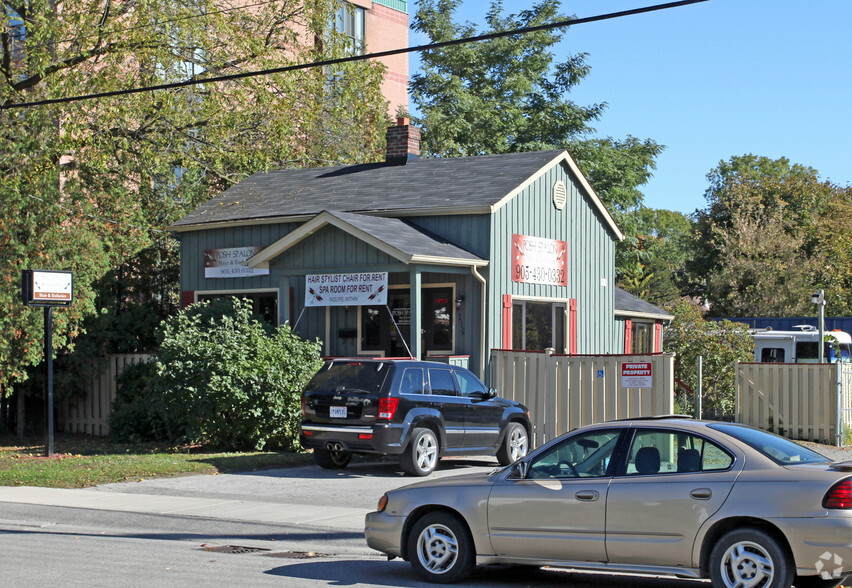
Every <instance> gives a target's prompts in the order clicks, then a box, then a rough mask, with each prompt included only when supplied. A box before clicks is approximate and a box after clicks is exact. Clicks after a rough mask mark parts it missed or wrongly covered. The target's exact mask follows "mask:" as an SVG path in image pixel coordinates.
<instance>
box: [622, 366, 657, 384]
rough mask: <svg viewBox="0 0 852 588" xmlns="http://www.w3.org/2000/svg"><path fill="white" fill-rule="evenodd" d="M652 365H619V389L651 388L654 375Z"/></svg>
mask: <svg viewBox="0 0 852 588" xmlns="http://www.w3.org/2000/svg"><path fill="white" fill-rule="evenodd" d="M652 365H653V364H652V363H651V362H650V361H641V362H633V363H628V362H624V363H622V364H621V387H622V388H653V387H654V374H653V370H652V367H651V366H652Z"/></svg>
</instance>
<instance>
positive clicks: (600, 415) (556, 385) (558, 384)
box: [491, 349, 674, 447]
mask: <svg viewBox="0 0 852 588" xmlns="http://www.w3.org/2000/svg"><path fill="white" fill-rule="evenodd" d="M637 364H638V366H639V367H638V368H637V369H632V367H631V366H636V365H637ZM646 366H647V369H648V370H649V371H648V372H646V370H645V367H646ZM636 373H639V374H640V375H639V376H638V379H637V376H636V375H635V374H636ZM636 384H638V385H640V386H642V387H627V385H636ZM491 385H492V386H494V387H495V388H497V391H498V393H499V394H500V395H501V396H503V397H505V398H509V399H511V400H515V401H517V402H521V403H523V404H524V405H526V407H527V408H528V409H529V410H530V417H531V420H532V423H533V437H532V439H531V440H530V443H531V446H532V447H536V446H538V445H541V444H542V443H544V442H546V441H549V440H551V439H553V438H555V437H557V436H559V435H561V434H562V433H564V432H566V431H569V430H571V429H573V428H575V427H578V426H580V425H587V424H593V423H599V422H604V421H610V420H615V419H621V418H628V417H640V416H652V415H661V414H672V413H673V412H674V354H670V353H664V354H654V355H582V356H577V355H556V354H551V353H549V352H542V351H507V350H502V349H493V350H491ZM646 385H647V387H645V386H646Z"/></svg>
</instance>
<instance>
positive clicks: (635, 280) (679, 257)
mask: <svg viewBox="0 0 852 588" xmlns="http://www.w3.org/2000/svg"><path fill="white" fill-rule="evenodd" d="M629 218H630V221H631V224H632V226H633V227H634V232H635V236H631V237H629V238H628V239H627V240H626V243H625V244H624V246H623V247H621V248H620V249H619V255H620V256H621V257H622V261H621V263H619V264H618V267H619V274H618V276H617V277H618V282H619V286H620V287H621V288H623V289H625V290H627V291H628V292H630V293H631V294H633V295H635V296H639V297H640V298H643V299H645V300H647V301H648V302H651V303H653V304H658V305H661V304H666V303H670V302H675V301H677V300H678V299H680V297H681V295H682V293H681V291H680V288H679V286H678V282H679V280H680V279H681V275H682V274H683V270H684V266H685V264H686V260H687V259H689V257H690V248H689V238H690V233H691V231H692V221H691V220H690V219H689V218H687V217H686V216H685V215H683V214H681V213H679V212H673V211H671V210H661V209H653V208H646V207H644V206H641V207H639V208H638V209H637V210H636V211H635V212H634V213H633V214H631V215H630V217H629Z"/></svg>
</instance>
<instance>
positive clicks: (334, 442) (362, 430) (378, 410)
mask: <svg viewBox="0 0 852 588" xmlns="http://www.w3.org/2000/svg"><path fill="white" fill-rule="evenodd" d="M529 438H530V419H529V411H528V410H527V409H526V407H524V406H523V405H522V404H519V403H517V402H513V401H511V400H506V399H505V398H499V397H498V396H497V395H496V393H495V391H494V390H493V389H489V388H488V387H487V386H485V384H483V383H482V381H480V379H479V378H477V377H476V376H475V375H474V374H473V373H471V372H470V371H469V370H466V369H464V368H462V367H455V366H450V365H447V364H443V363H437V362H430V361H417V360H382V359H363V360H361V359H339V360H331V361H328V362H326V364H325V365H324V366H323V367H322V368H321V369H320V370H319V372H317V373H316V375H315V376H314V377H313V378H312V379H311V381H310V382H309V383H308V385H307V387H306V388H305V391H304V392H303V393H302V426H301V441H302V445H303V446H304V447H308V448H312V449H313V450H314V459H315V460H316V462H317V463H318V464H319V465H321V466H322V467H324V468H344V467H346V465H347V464H348V463H349V460H350V459H351V457H352V455H353V454H355V453H363V454H374V455H396V456H399V460H400V464H401V466H402V468H403V470H405V472H406V473H408V474H411V475H415V476H428V475H429V474H430V473H432V471H433V470H434V469H435V467H436V466H437V464H438V460H439V459H440V458H441V457H442V456H445V455H495V456H496V457H497V460H498V461H499V462H500V463H501V464H502V465H506V464H509V463H511V462H513V461H515V460H516V459H519V458H521V457H524V456H525V455H526V454H527V451H528V450H529Z"/></svg>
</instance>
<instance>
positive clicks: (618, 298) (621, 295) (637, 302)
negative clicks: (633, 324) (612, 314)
mask: <svg viewBox="0 0 852 588" xmlns="http://www.w3.org/2000/svg"><path fill="white" fill-rule="evenodd" d="M615 310H620V311H624V312H628V313H630V312H635V313H643V314H655V315H659V317H660V318H661V319H663V320H665V319H671V318H672V316H671V315H670V314H669V313H667V312H666V311H664V310H662V309H660V308H657V307H656V306H654V305H653V304H651V303H649V302H645V301H644V300H642V299H641V298H639V297H637V296H634V295H633V294H630V293H629V292H625V291H624V290H622V289H621V288H616V289H615Z"/></svg>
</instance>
